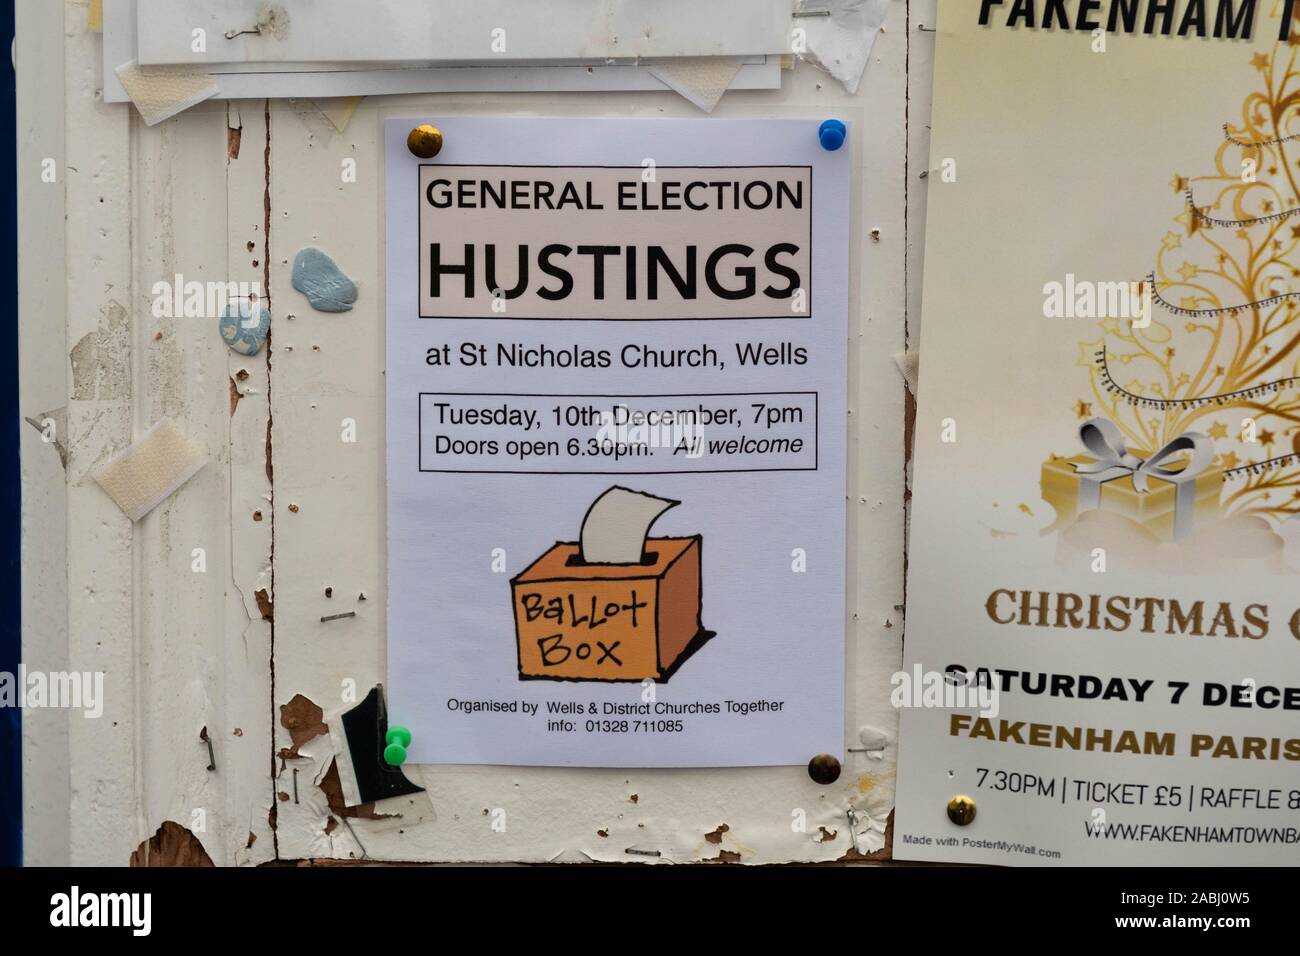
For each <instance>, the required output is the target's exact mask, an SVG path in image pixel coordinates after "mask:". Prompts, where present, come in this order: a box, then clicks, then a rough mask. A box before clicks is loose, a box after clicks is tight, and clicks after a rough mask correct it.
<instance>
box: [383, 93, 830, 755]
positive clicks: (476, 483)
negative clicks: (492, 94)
mask: <svg viewBox="0 0 1300 956" xmlns="http://www.w3.org/2000/svg"><path fill="white" fill-rule="evenodd" d="M419 123H432V124H434V125H436V126H438V127H439V128H440V129H441V130H442V133H443V136H444V146H443V149H442V151H441V153H440V154H439V155H438V156H437V157H436V158H435V159H433V160H426V161H422V160H419V159H417V158H415V157H414V156H413V155H412V154H411V153H410V152H409V151H408V150H407V147H406V137H407V134H408V133H409V132H410V130H411V128H412V126H414V125H416V124H419ZM818 125H819V123H818V122H816V121H773V120H754V121H749V120H743V121H740V120H713V119H709V120H685V121H679V120H621V119H603V120H570V119H517V118H502V119H486V118H464V117H452V118H439V117H411V118H406V119H393V120H390V121H388V123H387V126H386V147H387V262H388V282H387V335H388V340H387V356H388V363H387V370H386V380H387V399H388V400H387V432H388V455H387V462H388V675H389V677H388V682H389V687H388V692H389V713H390V715H391V716H392V719H393V720H394V721H396V722H399V723H401V724H403V725H405V726H407V727H409V728H410V729H411V731H412V735H413V742H412V745H411V748H410V759H411V760H412V761H413V762H416V763H490V764H518V765H555V766H563V765H574V766H609V767H638V766H639V767H655V766H668V767H671V766H756V765H790V764H803V763H806V762H807V761H808V760H809V759H810V758H811V757H812V756H814V755H816V754H819V753H829V754H834V755H837V756H840V755H842V749H843V724H844V717H843V687H844V626H845V621H844V587H845V582H844V549H845V539H844V536H845V440H846V433H847V424H846V414H847V413H846V344H845V343H846V335H847V317H846V311H847V301H848V278H847V277H848V245H849V237H848V206H849V188H848V184H849V170H850V155H849V154H850V150H849V149H848V148H847V147H846V148H844V149H842V150H839V151H827V150H825V149H823V148H822V146H821V145H820V143H819V139H818V135H817V131H818Z"/></svg>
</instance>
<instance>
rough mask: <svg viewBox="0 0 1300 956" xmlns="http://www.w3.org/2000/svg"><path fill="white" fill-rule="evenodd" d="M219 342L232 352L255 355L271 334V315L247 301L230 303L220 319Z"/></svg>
mask: <svg viewBox="0 0 1300 956" xmlns="http://www.w3.org/2000/svg"><path fill="white" fill-rule="evenodd" d="M219 328H220V330H221V340H222V341H223V342H225V343H226V344H227V345H228V346H230V350H231V351H232V352H238V353H239V354H240V355H256V354H257V353H258V352H260V351H262V346H263V345H265V344H266V337H267V336H268V335H270V334H271V313H270V312H268V311H267V310H266V309H264V308H262V307H261V306H260V305H259V306H254V305H252V304H251V303H249V302H247V301H240V302H231V303H229V304H228V305H227V306H226V312H225V314H224V315H223V316H222V317H221V324H220V326H219Z"/></svg>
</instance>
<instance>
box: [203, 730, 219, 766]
mask: <svg viewBox="0 0 1300 956" xmlns="http://www.w3.org/2000/svg"><path fill="white" fill-rule="evenodd" d="M199 740H201V741H203V742H204V743H205V744H207V745H208V769H209V770H216V769H217V757H216V754H214V753H213V752H212V738H211V737H209V736H208V728H207V727H204V728H203V729H202V730H200V731H199Z"/></svg>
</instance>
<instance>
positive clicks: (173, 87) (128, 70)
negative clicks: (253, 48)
mask: <svg viewBox="0 0 1300 956" xmlns="http://www.w3.org/2000/svg"><path fill="white" fill-rule="evenodd" d="M114 72H115V73H117V78H118V79H119V80H121V81H122V88H123V89H125V90H126V95H127V96H129V97H130V98H131V102H132V103H134V104H135V108H136V109H137V110H139V111H140V116H141V117H142V118H143V119H144V121H145V125H146V126H157V125H158V124H159V123H161V122H162V121H163V120H165V119H171V118H172V117H173V116H175V115H176V114H177V113H183V112H184V111H185V110H187V109H189V108H190V107H191V106H194V105H196V104H198V103H202V102H203V101H204V100H206V99H209V98H211V97H213V96H216V95H217V94H218V93H220V92H221V88H220V87H219V86H218V85H217V81H216V79H214V78H213V77H211V76H209V75H208V74H207V73H145V72H144V71H143V70H141V69H140V67H139V66H137V65H136V62H135V60H132V61H131V62H130V63H123V64H122V65H121V66H119V67H118V68H117V69H116V70H115V71H114Z"/></svg>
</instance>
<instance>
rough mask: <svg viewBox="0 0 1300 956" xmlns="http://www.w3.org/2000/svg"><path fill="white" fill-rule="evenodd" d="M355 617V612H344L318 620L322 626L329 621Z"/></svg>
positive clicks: (327, 615)
mask: <svg viewBox="0 0 1300 956" xmlns="http://www.w3.org/2000/svg"><path fill="white" fill-rule="evenodd" d="M356 616H357V612H356V611H344V612H343V613H342V614H326V615H325V616H324V617H322V618H321V619H320V622H321V623H322V624H326V623H328V622H330V621H341V620H342V619H343V618H345V617H356Z"/></svg>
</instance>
